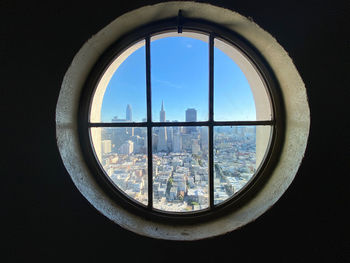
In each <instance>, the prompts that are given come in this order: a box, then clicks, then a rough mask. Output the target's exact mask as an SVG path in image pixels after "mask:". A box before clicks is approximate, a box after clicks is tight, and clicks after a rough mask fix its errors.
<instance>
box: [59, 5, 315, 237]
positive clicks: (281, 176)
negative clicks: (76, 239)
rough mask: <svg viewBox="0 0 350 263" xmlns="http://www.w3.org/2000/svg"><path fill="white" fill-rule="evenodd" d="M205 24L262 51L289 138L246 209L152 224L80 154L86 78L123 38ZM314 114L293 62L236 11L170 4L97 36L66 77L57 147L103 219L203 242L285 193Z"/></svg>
mask: <svg viewBox="0 0 350 263" xmlns="http://www.w3.org/2000/svg"><path fill="white" fill-rule="evenodd" d="M180 9H181V10H183V11H184V12H186V16H188V17H190V18H193V19H205V20H207V21H210V22H212V23H215V24H219V25H225V27H227V28H228V29H229V30H232V31H234V32H237V33H238V34H240V35H241V36H243V37H244V38H245V39H247V40H248V41H249V42H250V43H252V44H253V45H254V47H255V48H256V49H257V50H258V51H259V52H260V54H261V55H262V56H263V57H264V58H265V60H266V61H267V63H268V64H269V66H270V68H271V69H272V71H273V72H274V74H275V76H276V78H277V81H278V83H279V86H280V89H281V94H282V97H283V101H284V108H285V138H284V143H283V145H282V147H281V153H280V157H279V161H278V163H277V165H276V166H275V168H274V170H273V171H272V174H271V175H270V177H269V180H268V182H267V183H266V184H264V186H263V187H262V188H261V189H260V190H259V191H258V193H257V194H255V195H254V196H253V197H252V198H250V200H249V201H248V202H246V203H245V204H244V206H240V207H239V208H237V209H234V210H232V211H231V212H230V213H226V214H224V215H223V216H220V217H216V218H215V219H213V220H208V221H204V222H200V223H198V224H179V225H174V224H167V223H165V222H164V223H163V222H153V221H150V220H147V219H145V218H142V217H140V216H138V215H135V214H134V213H131V212H130V211H128V210H127V209H125V208H124V207H122V206H121V205H119V204H118V203H116V202H115V201H114V200H113V199H111V198H110V197H109V196H108V195H107V194H106V193H105V192H104V190H103V189H102V188H101V187H100V185H99V184H97V183H96V181H95V180H94V176H93V175H92V173H91V170H90V169H89V167H88V165H87V164H86V162H85V160H84V158H83V154H82V152H81V147H80V141H79V134H78V120H77V118H78V107H79V99H80V94H81V92H82V89H83V86H84V83H85V81H86V78H87V77H88V75H89V72H90V71H91V69H92V67H93V66H94V64H95V63H96V61H97V60H98V58H99V57H100V56H101V54H102V53H103V52H104V51H105V50H106V49H107V48H108V47H109V46H110V45H111V44H112V43H114V42H115V41H116V40H118V38H120V37H121V36H123V35H124V34H127V33H128V32H131V31H132V30H134V29H136V28H138V27H140V26H142V25H144V24H148V23H151V22H153V21H155V20H161V19H166V18H170V17H174V16H176V15H177V13H178V10H180ZM309 125H310V113H309V107H308V102H307V96H306V90H305V86H304V83H303V81H302V79H301V77H300V76H299V74H298V72H297V70H296V68H295V66H294V65H293V62H292V60H291V58H290V57H289V56H288V54H287V53H286V52H285V50H284V49H283V48H282V47H281V46H280V45H279V44H278V43H277V41H276V40H275V39H274V38H273V37H272V36H271V35H270V34H269V33H267V32H266V31H264V30H263V29H261V28H260V27H259V26H257V25H256V24H255V23H253V22H252V21H250V20H249V19H247V18H245V17H243V16H241V15H239V14H238V13H235V12H233V11H230V10H227V9H223V8H219V7H216V6H212V5H209V4H201V3H194V2H166V3H161V4H157V5H152V6H145V7H142V8H139V9H137V10H134V11H131V12H129V13H127V14H124V15H122V16H120V17H118V18H117V19H116V20H114V21H113V22H112V23H110V24H109V25H107V26H106V27H105V28H103V29H102V30H101V31H100V32H98V33H97V34H96V35H94V36H93V37H92V38H91V39H90V40H89V41H87V42H86V43H85V44H84V46H83V47H82V48H81V49H80V50H79V52H78V53H77V54H76V56H75V57H74V59H73V61H72V64H71V66H70V67H69V69H68V71H67V72H66V75H65V77H64V80H63V83H62V87H61V91H60V95H59V98H58V102H57V108H56V127H57V128H56V133H57V144H58V148H59V151H60V154H61V157H62V160H63V163H64V165H65V167H66V169H67V171H68V173H69V175H70V176H71V178H72V180H73V182H74V184H75V185H76V187H77V188H78V190H79V191H80V192H81V193H82V194H83V196H84V197H85V198H86V199H87V200H88V201H89V202H90V203H91V204H92V205H93V206H94V207H95V208H96V209H97V210H98V211H99V212H101V213H102V214H104V215H105V216H106V217H107V218H109V219H110V220H112V221H113V222H115V223H117V224H119V225H120V226H122V227H124V228H126V229H129V230H131V231H133V232H135V233H138V234H141V235H145V236H149V237H153V238H159V239H171V240H198V239H203V238H208V237H213V236H217V235H221V234H224V233H227V232H230V231H233V230H234V229H237V228H239V227H242V226H243V225H245V224H247V223H249V222H251V221H253V220H255V219H256V218H257V217H259V216H260V215H261V214H263V213H264V212H265V211H266V210H268V209H269V208H270V207H271V206H272V205H273V204H274V203H275V202H276V201H277V200H278V199H279V198H280V197H281V195H282V194H283V193H284V192H285V190H286V189H287V188H288V186H289V185H290V184H291V182H292V180H293V179H294V177H295V175H296V173H297V170H298V167H299V165H300V163H301V161H302V158H303V155H304V152H305V149H306V144H307V138H308V134H309Z"/></svg>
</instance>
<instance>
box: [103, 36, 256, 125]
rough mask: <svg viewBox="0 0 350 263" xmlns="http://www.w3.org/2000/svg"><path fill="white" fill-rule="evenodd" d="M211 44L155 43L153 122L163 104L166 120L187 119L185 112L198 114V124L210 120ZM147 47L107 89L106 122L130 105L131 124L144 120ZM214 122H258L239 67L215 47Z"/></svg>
mask: <svg viewBox="0 0 350 263" xmlns="http://www.w3.org/2000/svg"><path fill="white" fill-rule="evenodd" d="M208 68H209V62H208V44H207V43H205V42H203V41H201V40H197V39H192V38H188V37H169V38H163V39H159V40H155V41H152V42H151V87H152V118H153V121H159V111H160V107H161V102H162V100H163V101H164V107H165V111H166V119H167V120H170V121H174V120H178V121H184V120H185V111H186V109H187V108H195V109H196V110H197V120H199V121H205V120H207V119H208V83H209V82H208V79H209V73H208ZM145 72H146V70H145V47H142V48H140V49H138V50H137V51H135V52H134V53H133V54H131V55H130V56H129V57H128V58H127V59H126V60H125V61H124V62H123V63H122V65H121V66H120V67H119V68H118V69H117V71H116V72H115V73H114V75H113V77H112V79H111V81H110V83H109V84H108V86H107V89H106V92H105V95H104V99H103V104H102V112H101V113H102V114H101V115H102V121H104V122H110V121H111V119H112V118H113V117H114V116H118V117H119V118H121V119H124V118H125V110H126V105H127V104H130V105H131V106H132V110H133V121H142V119H143V118H145V117H146V115H147V113H146V74H145ZM214 118H215V120H255V106H254V100H253V96H252V93H251V90H250V88H249V84H248V82H247V80H246V78H245V76H244V74H243V72H242V71H241V70H240V69H239V67H238V66H237V65H236V64H235V63H234V62H233V61H232V60H231V59H230V58H229V57H227V56H226V55H225V54H224V53H223V52H221V51H220V50H219V49H217V48H215V49H214Z"/></svg>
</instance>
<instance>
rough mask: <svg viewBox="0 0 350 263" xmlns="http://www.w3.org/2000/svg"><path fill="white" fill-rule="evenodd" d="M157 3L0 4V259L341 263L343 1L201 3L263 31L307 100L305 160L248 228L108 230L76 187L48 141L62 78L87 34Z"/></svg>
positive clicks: (345, 163) (347, 250) (345, 228)
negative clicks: (164, 233)
mask: <svg viewBox="0 0 350 263" xmlns="http://www.w3.org/2000/svg"><path fill="white" fill-rule="evenodd" d="M156 2H159V1H153V0H151V1H110V2H109V1H105V0H99V1H63V0H60V1H56V0H54V1H17V0H1V1H0V28H1V32H0V64H1V71H0V72H1V80H0V83H1V84H0V85H1V86H0V90H1V93H0V95H1V122H2V124H1V129H0V134H1V138H2V141H1V149H3V151H2V153H3V157H2V158H1V159H0V165H1V170H0V171H1V172H0V174H1V179H2V180H1V184H0V185H1V195H2V199H1V200H2V202H1V210H0V211H1V217H0V218H1V221H2V224H1V227H2V228H1V229H2V230H1V240H2V241H5V243H4V244H2V245H1V250H3V252H2V253H1V256H2V257H5V262H7V261H9V262H15V261H22V260H29V259H37V260H49V259H51V260H52V259H59V260H69V259H80V260H87V259H92V260H96V261H97V260H99V261H100V260H101V262H102V260H106V259H112V260H113V261H119V262H121V260H120V259H121V257H124V258H125V259H124V260H125V261H126V260H128V261H129V262H130V261H131V262H134V261H135V262H136V261H138V262H151V261H152V262H153V261H155V262H167V261H168V260H170V259H173V260H176V261H179V262H184V261H189V260H191V261H193V260H195V261H196V262H202V261H211V262H253V261H254V262H260V261H266V262H268V261H270V262H349V261H350V244H349V243H350V242H349V240H350V238H349V234H350V232H349V217H348V216H347V215H346V211H347V210H349V189H350V188H349V184H348V183H347V180H346V179H347V177H348V175H349V169H347V168H350V167H349V166H350V165H349V164H350V160H349V159H350V158H349V157H350V152H349V149H350V144H349V132H348V131H349V118H348V106H349V103H347V105H346V104H345V103H346V102H348V100H349V96H348V95H349V92H348V90H349V83H350V82H349V74H348V70H349V69H350V65H349V60H350V59H349V51H348V49H349V48H350V40H349V33H350V32H349V29H348V28H349V27H348V25H347V23H348V22H349V20H348V16H349V11H350V9H349V1H346V2H347V3H345V1H344V2H341V1H334V0H333V1H331V0H325V1H319V0H318V1H247V0H237V1H229V0H227V1H205V2H210V3H213V4H217V5H219V6H223V7H226V8H229V9H232V10H235V11H238V12H239V13H241V14H243V15H245V16H249V17H251V18H252V19H253V20H254V21H255V22H256V23H257V24H259V25H260V26H261V27H262V28H264V29H265V30H267V31H268V32H270V33H271V34H272V35H273V36H274V37H275V38H276V39H277V41H278V42H279V43H280V44H281V45H282V46H283V47H284V48H285V49H286V51H287V52H288V53H289V55H290V56H291V57H292V59H293V60H294V62H295V65H296V67H297V69H298V70H299V72H300V75H301V77H302V78H303V80H304V82H305V85H306V87H307V93H308V96H309V103H310V109H311V119H312V123H311V133H310V137H309V143H308V148H307V151H306V155H305V159H304V161H303V163H302V165H301V168H300V170H299V172H298V174H297V177H296V179H295V181H294V182H293V183H292V185H291V187H290V188H289V189H288V191H287V192H286V193H285V194H284V195H283V197H282V198H281V199H280V200H279V201H278V202H277V204H276V205H275V206H274V207H273V208H272V209H270V210H269V211H268V212H267V213H265V214H264V215H263V216H261V217H260V218H259V219H258V220H256V221H255V222H254V223H251V224H249V225H247V226H246V227H243V228H242V229H240V230H237V231H235V232H233V233H230V234H227V235H225V236H222V237H219V238H214V239H209V240H204V241H198V242H189V243H182V242H170V241H159V240H153V239H150V238H144V237H140V236H138V235H136V234H133V233H130V232H128V231H126V230H124V229H122V228H121V227H119V226H118V225H115V224H114V223H112V222H110V221H109V220H108V219H106V218H105V217H104V216H102V215H100V214H99V213H98V212H96V211H95V209H94V208H92V207H91V206H90V205H89V203H88V202H87V201H86V200H85V199H84V198H83V197H82V195H81V194H80V193H79V191H78V190H77V189H76V188H75V186H74V184H73V183H72V181H71V179H70V177H69V175H68V174H67V172H66V170H65V168H64V166H63V164H62V161H61V159H60V156H59V153H58V150H57V146H56V141H55V107H56V102H57V98H58V94H59V90H60V86H61V82H62V79H63V76H64V74H65V72H66V70H67V68H68V67H69V65H70V62H71V61H72V59H73V56H74V55H75V54H76V52H77V51H78V50H79V49H80V47H81V46H82V45H83V44H84V42H85V41H86V40H87V39H89V38H90V37H91V36H92V35H93V34H95V33H96V32H98V31H99V30H100V29H102V28H103V27H104V26H105V25H106V24H107V23H109V22H111V21H112V20H114V19H115V18H116V17H118V16H119V15H121V14H123V13H125V12H127V11H130V10H132V9H134V8H137V7H140V6H142V5H144V4H145V3H156ZM292 2H293V3H292Z"/></svg>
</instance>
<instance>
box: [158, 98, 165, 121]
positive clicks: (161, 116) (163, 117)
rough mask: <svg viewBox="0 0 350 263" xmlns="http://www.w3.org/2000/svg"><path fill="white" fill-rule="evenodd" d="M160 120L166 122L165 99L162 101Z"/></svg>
mask: <svg viewBox="0 0 350 263" xmlns="http://www.w3.org/2000/svg"><path fill="white" fill-rule="evenodd" d="M159 121H160V122H165V111H164V104H163V101H162V108H161V110H160V112H159Z"/></svg>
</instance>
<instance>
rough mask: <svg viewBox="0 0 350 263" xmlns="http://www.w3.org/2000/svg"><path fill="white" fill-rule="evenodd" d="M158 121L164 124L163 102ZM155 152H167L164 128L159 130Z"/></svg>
mask: <svg viewBox="0 0 350 263" xmlns="http://www.w3.org/2000/svg"><path fill="white" fill-rule="evenodd" d="M159 121H160V122H165V111H164V104H163V101H162V107H161V109H160V112H159ZM157 151H158V152H167V151H168V143H167V131H166V127H160V128H159V134H158V147H157Z"/></svg>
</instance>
